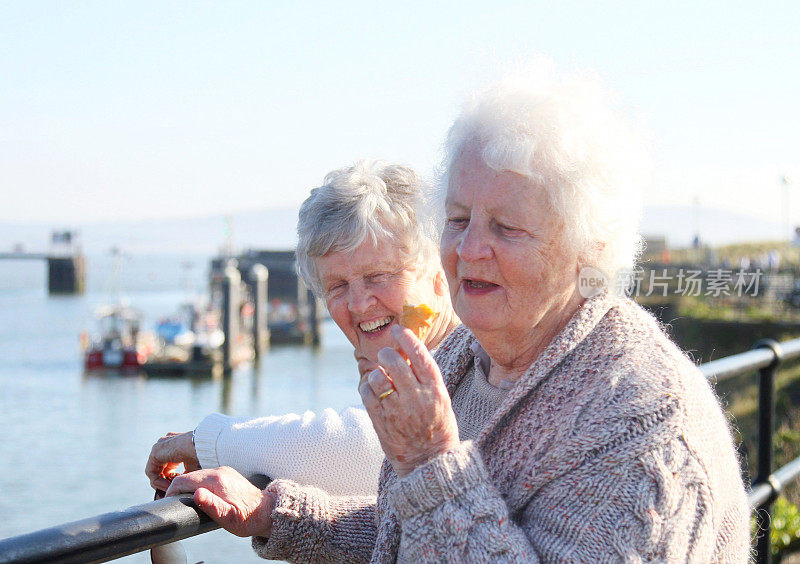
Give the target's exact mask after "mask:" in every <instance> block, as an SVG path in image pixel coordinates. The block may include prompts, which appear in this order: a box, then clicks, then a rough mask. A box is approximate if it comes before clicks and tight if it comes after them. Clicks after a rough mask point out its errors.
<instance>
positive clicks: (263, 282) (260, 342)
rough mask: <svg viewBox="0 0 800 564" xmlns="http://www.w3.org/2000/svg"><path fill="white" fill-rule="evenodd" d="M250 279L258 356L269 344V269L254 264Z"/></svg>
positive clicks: (254, 346)
mask: <svg viewBox="0 0 800 564" xmlns="http://www.w3.org/2000/svg"><path fill="white" fill-rule="evenodd" d="M250 280H251V281H252V286H253V302H254V307H255V311H254V313H253V316H254V317H253V351H254V353H255V357H256V358H258V357H259V356H261V353H263V352H264V351H265V350H266V349H267V346H269V325H268V323H267V317H268V315H267V314H268V313H269V311H268V308H269V296H268V295H267V287H268V286H267V283H268V281H269V270H267V267H266V266H264V265H263V264H255V265H253V268H252V269H251V270H250Z"/></svg>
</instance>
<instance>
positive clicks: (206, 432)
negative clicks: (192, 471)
mask: <svg viewBox="0 0 800 564" xmlns="http://www.w3.org/2000/svg"><path fill="white" fill-rule="evenodd" d="M230 424H231V418H230V417H227V416H225V415H222V414H221V413H212V414H211V415H208V416H206V417H205V418H204V419H203V420H202V421H201V422H200V424H199V425H198V426H197V428H196V429H195V430H194V451H195V454H197V460H198V461H199V462H200V467H201V468H219V466H220V464H219V457H218V456H217V439H218V438H219V435H220V433H222V431H223V429H226V428H228V427H230Z"/></svg>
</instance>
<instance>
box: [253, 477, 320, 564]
mask: <svg viewBox="0 0 800 564" xmlns="http://www.w3.org/2000/svg"><path fill="white" fill-rule="evenodd" d="M309 490H313V488H307V487H303V486H300V485H298V484H296V483H295V482H292V481H291V480H275V481H274V482H272V483H271V484H270V485H269V486H268V487H267V489H266V491H268V492H270V493H273V494H275V508H274V509H273V510H272V515H271V517H272V529H271V530H270V535H269V537H253V550H255V551H256V553H257V554H258V555H259V556H261V557H262V558H267V559H272V560H289V559H291V560H306V559H308V560H312V559H313V555H314V553H315V552H316V549H317V548H318V546H319V532H318V531H316V530H315V528H314V525H313V522H314V521H315V520H316V519H315V518H319V517H321V516H322V515H323V514H324V513H325V507H324V505H326V504H324V503H323V502H322V500H320V499H317V496H315V495H314V491H309Z"/></svg>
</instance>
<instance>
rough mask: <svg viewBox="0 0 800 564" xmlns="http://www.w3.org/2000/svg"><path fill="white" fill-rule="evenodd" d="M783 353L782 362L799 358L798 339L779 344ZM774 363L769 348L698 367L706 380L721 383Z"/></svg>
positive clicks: (773, 355)
mask: <svg viewBox="0 0 800 564" xmlns="http://www.w3.org/2000/svg"><path fill="white" fill-rule="evenodd" d="M780 348H781V349H782V351H783V355H782V357H781V358H782V361H783V362H786V361H787V360H793V359H796V358H800V339H793V340H791V341H785V342H783V343H780ZM774 361H775V353H774V352H773V351H772V350H770V349H769V348H755V349H753V350H751V351H747V352H743V353H739V354H734V355H732V356H726V357H725V358H720V359H719V360H712V361H711V362H707V363H705V364H701V365H700V371H701V372H702V373H703V374H704V375H705V377H706V378H708V379H709V380H712V381H715V382H722V381H723V380H727V379H728V378H732V377H734V376H739V375H741V374H747V373H749V372H754V371H756V370H760V369H762V368H767V367H769V365H770V364H772V363H773V362H774Z"/></svg>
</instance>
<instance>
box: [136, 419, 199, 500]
mask: <svg viewBox="0 0 800 564" xmlns="http://www.w3.org/2000/svg"><path fill="white" fill-rule="evenodd" d="M180 464H183V467H184V471H185V472H193V471H195V470H200V461H198V460H197V452H196V451H195V449H194V444H193V443H192V431H187V432H185V433H167V434H166V435H165V436H163V437H161V438H160V439H158V442H157V443H156V444H154V445H153V448H152V449H151V450H150V458H148V459H147V466H145V469H144V473H145V474H147V477H148V478H149V479H150V485H151V486H153V489H156V490H163V491H167V489H168V488H169V485H170V483H171V482H172V478H174V477H175V476H176V475H177V474H179V472H178V466H179V465H180Z"/></svg>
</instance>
